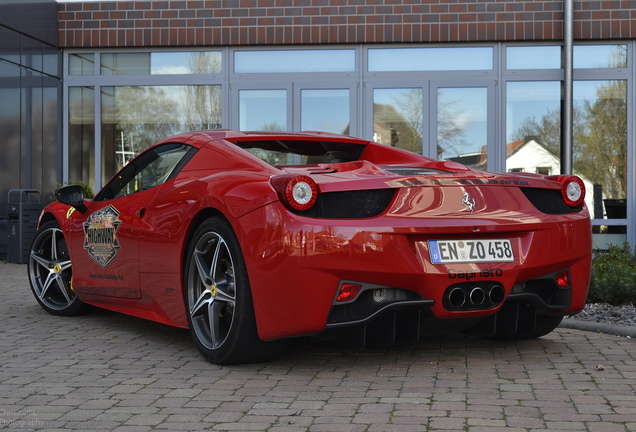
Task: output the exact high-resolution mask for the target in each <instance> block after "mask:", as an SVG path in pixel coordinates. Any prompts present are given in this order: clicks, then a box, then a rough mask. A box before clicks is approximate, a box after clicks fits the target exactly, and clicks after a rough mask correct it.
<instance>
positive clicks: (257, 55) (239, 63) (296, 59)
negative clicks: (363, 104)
mask: <svg viewBox="0 0 636 432" xmlns="http://www.w3.org/2000/svg"><path fill="white" fill-rule="evenodd" d="M355 70H356V52H355V50H352V49H346V50H345V49H341V50H273V51H236V52H235V53H234V72H235V73H286V72H287V73H297V72H355Z"/></svg>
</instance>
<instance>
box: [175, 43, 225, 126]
mask: <svg viewBox="0 0 636 432" xmlns="http://www.w3.org/2000/svg"><path fill="white" fill-rule="evenodd" d="M188 68H189V70H190V73H191V74H213V73H218V72H219V71H220V70H221V59H220V57H218V56H214V55H212V53H207V52H193V53H190V56H189V59H188ZM221 100H222V95H221V86H220V85H210V86H204V85H193V86H186V87H185V100H184V101H183V110H182V112H183V117H184V122H185V125H184V127H185V129H186V130H191V131H194V130H206V129H220V128H221V124H222V123H221V121H222V118H221V113H222V111H221V110H222V103H221Z"/></svg>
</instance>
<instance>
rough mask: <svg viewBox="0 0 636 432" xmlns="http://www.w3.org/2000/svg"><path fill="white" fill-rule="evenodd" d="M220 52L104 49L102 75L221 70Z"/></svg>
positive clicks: (199, 72) (214, 71)
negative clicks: (121, 51) (106, 51)
mask: <svg viewBox="0 0 636 432" xmlns="http://www.w3.org/2000/svg"><path fill="white" fill-rule="evenodd" d="M221 57H222V55H221V53H220V52H218V51H212V52H203V51H194V52H153V53H148V52H146V53H103V54H101V74H102V75H188V74H218V73H221Z"/></svg>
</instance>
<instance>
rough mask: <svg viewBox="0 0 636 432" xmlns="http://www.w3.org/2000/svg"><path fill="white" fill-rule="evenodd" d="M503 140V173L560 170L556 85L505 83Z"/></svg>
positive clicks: (559, 90)
mask: <svg viewBox="0 0 636 432" xmlns="http://www.w3.org/2000/svg"><path fill="white" fill-rule="evenodd" d="M506 140H507V141H506V143H507V144H506V171H508V172H529V173H532V172H539V171H538V170H539V169H540V168H546V167H549V168H550V170H551V172H552V173H559V172H560V171H561V162H560V159H559V155H560V150H561V83H560V82H558V81H509V82H508V83H507V85H506Z"/></svg>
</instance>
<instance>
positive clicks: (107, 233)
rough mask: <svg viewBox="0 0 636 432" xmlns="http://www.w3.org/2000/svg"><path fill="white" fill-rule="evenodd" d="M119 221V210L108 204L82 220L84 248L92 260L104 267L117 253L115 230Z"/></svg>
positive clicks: (117, 241)
mask: <svg viewBox="0 0 636 432" xmlns="http://www.w3.org/2000/svg"><path fill="white" fill-rule="evenodd" d="M120 224H121V221H120V220H119V212H118V211H117V209H116V208H115V207H113V206H112V205H109V206H108V207H105V208H103V209H101V210H98V211H96V212H95V213H93V214H92V215H90V216H89V217H88V220H87V221H86V222H84V224H83V225H84V249H86V250H88V255H89V256H90V257H91V258H93V260H94V261H95V262H96V263H97V264H99V265H100V266H102V267H103V268H106V266H108V264H110V262H111V261H112V260H113V259H114V258H115V256H116V255H117V249H119V240H118V239H117V230H118V229H119V225H120Z"/></svg>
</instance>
